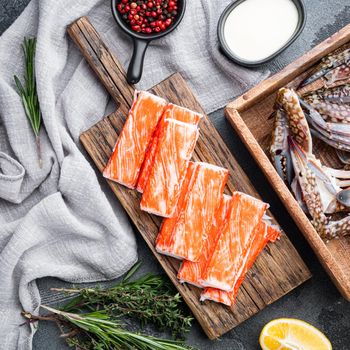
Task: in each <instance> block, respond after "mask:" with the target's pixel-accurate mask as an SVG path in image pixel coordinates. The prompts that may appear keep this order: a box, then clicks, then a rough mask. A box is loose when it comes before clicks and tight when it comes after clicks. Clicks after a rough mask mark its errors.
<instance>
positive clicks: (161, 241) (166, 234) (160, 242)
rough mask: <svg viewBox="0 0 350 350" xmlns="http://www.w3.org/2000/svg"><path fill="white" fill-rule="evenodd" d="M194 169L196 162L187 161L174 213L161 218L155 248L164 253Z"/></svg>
mask: <svg viewBox="0 0 350 350" xmlns="http://www.w3.org/2000/svg"><path fill="white" fill-rule="evenodd" d="M195 170H196V163H194V162H189V165H188V168H187V172H186V176H185V179H184V181H183V183H182V187H181V194H180V197H179V200H178V202H177V207H176V211H175V215H174V216H173V217H172V218H166V219H164V220H163V222H162V226H161V228H160V232H159V234H158V237H157V240H156V250H157V251H158V252H159V253H162V254H164V252H165V251H167V250H168V247H169V246H170V244H171V240H172V237H173V231H174V227H175V225H176V222H177V219H178V217H179V215H180V212H181V211H182V209H183V207H184V203H185V201H186V198H187V195H188V191H189V188H190V187H191V185H192V182H193V179H194V173H195Z"/></svg>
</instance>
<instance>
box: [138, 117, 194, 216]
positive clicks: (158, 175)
mask: <svg viewBox="0 0 350 350" xmlns="http://www.w3.org/2000/svg"><path fill="white" fill-rule="evenodd" d="M198 136H199V130H198V127H197V126H196V125H191V124H188V123H183V122H180V121H178V120H174V119H166V120H165V121H164V128H163V129H162V131H161V135H160V137H159V142H158V144H157V150H156V154H155V156H154V161H153V166H152V169H151V173H150V175H149V178H148V180H147V184H146V187H145V189H144V192H143V195H142V199H141V209H142V210H144V211H147V212H149V213H151V214H155V215H159V216H163V217H167V218H169V217H172V216H174V215H175V211H176V207H177V202H178V200H179V197H180V194H181V186H182V182H183V180H184V179H185V176H186V172H187V168H188V165H189V160H190V159H191V157H192V153H193V150H194V148H195V145H196V142H197V139H198Z"/></svg>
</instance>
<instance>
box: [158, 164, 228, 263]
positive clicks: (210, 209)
mask: <svg viewBox="0 0 350 350" xmlns="http://www.w3.org/2000/svg"><path fill="white" fill-rule="evenodd" d="M194 166H195V170H194V173H193V177H194V179H193V181H192V183H191V186H190V187H189V188H188V190H187V198H186V200H185V201H184V203H183V204H184V205H183V208H182V210H181V211H180V213H179V215H178V218H177V220H176V224H175V225H174V228H173V232H172V237H171V240H170V242H169V244H168V245H166V246H164V245H163V246H160V245H158V246H157V247H156V248H157V250H158V251H159V252H162V253H163V254H167V255H170V256H173V257H176V258H180V259H186V260H189V261H195V262H196V261H199V259H200V257H201V255H202V253H203V251H204V250H205V248H206V245H207V243H208V242H207V241H208V235H209V231H210V228H211V226H212V221H213V218H214V214H215V212H216V210H217V209H218V207H219V206H220V202H221V199H222V194H223V192H224V187H225V185H226V182H227V178H228V170H227V169H224V168H221V167H218V166H215V165H212V164H208V163H200V162H198V163H194ZM170 220H171V219H170ZM163 233H164V232H163V231H162V230H161V231H160V236H162V234H163Z"/></svg>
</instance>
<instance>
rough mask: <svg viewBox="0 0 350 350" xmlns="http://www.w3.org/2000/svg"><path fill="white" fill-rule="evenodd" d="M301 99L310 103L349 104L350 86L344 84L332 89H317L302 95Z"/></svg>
mask: <svg viewBox="0 0 350 350" xmlns="http://www.w3.org/2000/svg"><path fill="white" fill-rule="evenodd" d="M349 70H350V68H349ZM303 99H306V100H310V101H316V100H317V101H320V100H324V101H328V102H333V103H350V84H344V85H341V86H336V87H333V88H322V89H318V90H316V91H313V92H311V93H308V94H305V95H303Z"/></svg>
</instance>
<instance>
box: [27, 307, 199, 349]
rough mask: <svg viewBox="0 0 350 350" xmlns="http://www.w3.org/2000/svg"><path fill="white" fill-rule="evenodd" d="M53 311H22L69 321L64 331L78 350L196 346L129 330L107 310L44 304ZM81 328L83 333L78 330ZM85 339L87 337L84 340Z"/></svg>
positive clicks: (29, 318) (30, 319) (49, 319)
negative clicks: (63, 308)
mask: <svg viewBox="0 0 350 350" xmlns="http://www.w3.org/2000/svg"><path fill="white" fill-rule="evenodd" d="M42 307H43V308H45V309H46V310H48V311H50V312H51V314H50V315H48V316H40V317H37V316H34V315H31V314H29V313H22V314H23V316H24V317H26V318H27V319H28V320H29V321H30V322H34V321H36V320H47V321H54V322H56V323H62V322H64V321H66V322H67V323H68V324H69V325H70V326H73V330H72V331H71V332H70V333H68V334H67V333H66V334H63V337H65V338H67V343H68V344H69V345H70V346H74V347H75V348H76V349H77V350H78V349H79V350H90V349H91V350H92V349H94V350H96V349H97V350H110V349H113V350H135V349H138V350H189V349H193V348H191V347H189V346H186V345H185V344H183V343H182V342H180V341H175V340H167V339H162V338H157V337H152V336H149V335H143V334H140V333H134V332H130V331H128V330H125V329H124V328H123V327H122V326H121V325H120V323H119V322H118V321H117V320H114V319H112V318H111V317H110V316H109V315H108V314H107V313H106V312H105V311H103V310H102V311H95V312H91V313H86V314H77V313H69V312H65V311H60V310H56V309H53V308H51V307H48V306H42ZM76 329H78V330H79V331H80V333H78V332H77V331H76ZM83 339H85V340H83Z"/></svg>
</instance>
